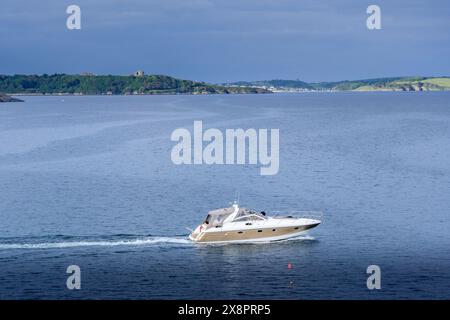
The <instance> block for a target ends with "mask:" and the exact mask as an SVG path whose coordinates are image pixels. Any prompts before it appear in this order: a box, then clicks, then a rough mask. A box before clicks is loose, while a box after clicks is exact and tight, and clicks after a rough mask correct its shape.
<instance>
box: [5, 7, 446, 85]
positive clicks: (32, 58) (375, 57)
mask: <svg viewBox="0 0 450 320" xmlns="http://www.w3.org/2000/svg"><path fill="white" fill-rule="evenodd" d="M72 4H75V5H78V6H79V7H80V8H81V29H80V30H69V29H68V28H67V27H66V20H67V18H68V16H69V14H67V13H66V9H67V7H68V6H69V5H72ZM371 4H375V5H378V6H379V7H380V9H381V30H369V29H368V28H367V26H366V20H367V18H368V17H369V14H368V13H367V12H366V10H367V7H368V6H369V5H371ZM449 57H450V1H448V0H429V1H425V0H408V1H406V0H388V1H381V0H380V1H378V0H373V1H365V0H339V1H337V0H323V1H320V0H127V1H125V0H121V1H119V0H70V1H67V0H39V1H33V0H29V1H23V0H1V1H0V74H43V73H48V74H52V73H81V72H92V73H95V74H123V75H127V74H131V73H132V72H134V71H135V70H138V69H142V70H144V71H145V72H146V74H167V75H171V76H175V77H178V78H184V79H192V80H198V81H207V82H213V83H221V82H231V81H239V80H247V81H248V80H269V79H301V80H304V81H308V82H316V81H337V80H345V79H348V80H355V79H367V78H376V77H389V76H414V75H424V76H441V75H448V76H450V59H449Z"/></svg>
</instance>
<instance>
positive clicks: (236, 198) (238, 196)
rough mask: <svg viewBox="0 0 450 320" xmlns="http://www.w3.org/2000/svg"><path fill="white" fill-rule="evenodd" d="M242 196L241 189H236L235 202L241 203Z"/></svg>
mask: <svg viewBox="0 0 450 320" xmlns="http://www.w3.org/2000/svg"><path fill="white" fill-rule="evenodd" d="M240 196H241V194H240V192H239V191H236V194H235V196H234V202H235V203H236V204H238V205H239V198H240Z"/></svg>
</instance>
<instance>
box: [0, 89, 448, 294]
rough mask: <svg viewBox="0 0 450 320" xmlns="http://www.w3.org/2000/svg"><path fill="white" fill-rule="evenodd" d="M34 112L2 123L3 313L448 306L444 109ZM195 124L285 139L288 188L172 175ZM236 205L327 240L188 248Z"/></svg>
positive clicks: (2, 118)
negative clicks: (255, 303) (219, 303)
mask: <svg viewBox="0 0 450 320" xmlns="http://www.w3.org/2000/svg"><path fill="white" fill-rule="evenodd" d="M25 100H26V102H25V103H20V104H19V103H17V104H14V103H8V104H1V105H0V298H2V299H80V298H81V299H119V298H125V299H174V298H187V299H191V298H192V299H194V298H199V299H200V298H213V299H239V298H242V299H266V298H274V299H327V298H332V299H342V298H355V299H361V298H364V299H366V298H367V299H387V298H393V299H403V298H412V299H418V298H435V299H449V298H450V218H449V214H450V193H449V191H450V160H449V159H450V103H449V102H450V93H333V94H298V95H237V96H222V95H218V96H144V97H87V96H86V97H25ZM194 120H203V124H204V126H205V127H215V128H219V129H226V128H279V129H280V171H279V173H278V174H277V175H275V176H261V175H260V174H259V168H258V167H257V166H252V165H249V166H237V165H221V166H220V165H216V166H206V165H202V166H187V165H185V166H175V165H174V164H173V163H172V162H171V160H170V151H171V148H172V146H173V144H174V143H173V142H171V141H170V134H171V132H172V131H173V130H174V129H176V128H181V127H185V128H189V129H192V126H193V121H194ZM236 190H239V191H240V194H241V204H242V205H243V206H247V207H250V208H254V209H260V210H266V211H269V212H270V211H274V210H286V211H287V210H322V211H324V213H325V218H324V223H323V225H321V226H320V227H318V228H317V229H315V230H313V231H312V232H311V233H310V235H309V236H308V237H305V238H303V239H298V240H291V241H285V242H279V243H272V244H246V245H216V246H204V245H203V246H202V245H195V244H192V243H190V242H189V241H188V240H187V238H186V237H187V233H188V231H187V230H186V229H185V227H194V226H195V225H197V224H198V223H199V222H200V221H201V220H202V219H203V218H204V216H205V215H206V213H207V211H209V210H211V209H215V208H219V207H224V206H227V205H228V204H229V202H230V201H232V200H233V198H234V194H235V191H236ZM288 263H291V264H292V266H293V268H292V269H288V268H287V265H288ZM71 264H76V265H79V266H80V267H81V272H82V289H81V290H79V291H70V290H67V289H66V286H65V283H66V277H67V276H68V275H67V274H66V273H65V271H66V268H67V266H68V265H71ZM371 264H376V265H379V266H380V267H381V270H382V289H381V290H378V291H377V290H375V291H369V290H368V289H367V288H366V279H367V275H366V268H367V266H368V265H371Z"/></svg>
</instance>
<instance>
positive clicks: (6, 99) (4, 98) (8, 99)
mask: <svg viewBox="0 0 450 320" xmlns="http://www.w3.org/2000/svg"><path fill="white" fill-rule="evenodd" d="M0 102H23V100H20V99H17V98H13V97H10V96H7V95H6V94H2V93H0Z"/></svg>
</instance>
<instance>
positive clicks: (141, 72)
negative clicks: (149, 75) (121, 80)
mask: <svg viewBox="0 0 450 320" xmlns="http://www.w3.org/2000/svg"><path fill="white" fill-rule="evenodd" d="M134 76H135V77H143V76H144V71H142V70H138V71H136V72H135V73H134Z"/></svg>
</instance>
